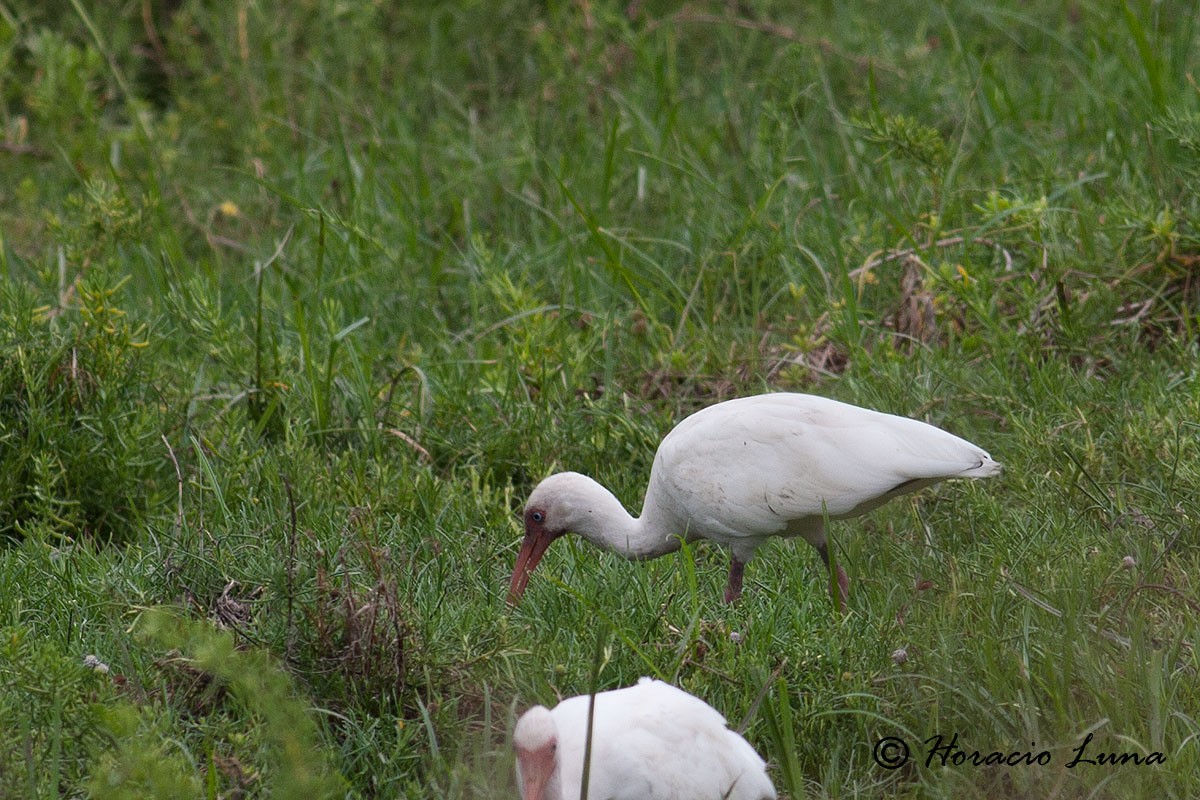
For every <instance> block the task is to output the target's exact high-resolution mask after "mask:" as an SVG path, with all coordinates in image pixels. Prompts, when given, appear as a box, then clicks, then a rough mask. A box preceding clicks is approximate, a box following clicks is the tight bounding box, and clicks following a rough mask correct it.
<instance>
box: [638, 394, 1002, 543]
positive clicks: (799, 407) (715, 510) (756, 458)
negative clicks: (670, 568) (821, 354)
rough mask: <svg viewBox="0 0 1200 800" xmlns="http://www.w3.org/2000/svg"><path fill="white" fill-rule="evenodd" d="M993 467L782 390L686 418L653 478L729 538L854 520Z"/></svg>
mask: <svg viewBox="0 0 1200 800" xmlns="http://www.w3.org/2000/svg"><path fill="white" fill-rule="evenodd" d="M714 465H715V466H714ZM996 469H998V465H996V464H995V462H994V461H992V459H991V458H990V457H989V456H988V454H987V453H986V452H984V451H983V450H981V449H980V448H978V447H976V446H975V445H973V444H971V443H970V442H967V441H966V440H964V439H960V438H959V437H957V436H954V435H953V434H951V433H947V432H946V431H943V430H941V429H940V428H935V427H933V426H932V425H927V424H925V423H923V422H919V421H917V420H913V419H908V418H906V417H898V416H893V415H891V414H883V413H880V412H877V411H871V410H868V409H864V408H859V407H857V406H851V405H847V404H845V403H839V402H836V401H833V400H828V399H826V398H821V397H814V396H811V395H798V394H785V393H780V394H767V395H758V396H755V397H747V398H743V399H741V400H732V401H728V402H725V403H719V404H717V405H715V406H710V407H709V408H707V409H704V410H702V411H700V412H697V413H696V414H693V415H692V416H691V417H688V418H687V419H685V420H684V421H683V422H681V423H680V424H679V425H678V426H676V428H675V429H674V430H673V431H671V433H670V434H668V436H667V437H666V438H665V439H664V440H663V443H662V445H661V446H660V448H659V452H658V455H657V456H656V457H655V464H654V470H653V473H652V476H651V480H652V481H654V480H657V481H661V482H663V483H664V484H665V485H664V486H661V487H658V490H659V491H660V492H661V493H663V494H667V495H670V496H671V497H672V498H673V502H674V504H675V505H676V507H677V508H679V509H686V510H687V514H688V515H689V518H690V521H691V522H692V523H693V524H694V525H696V526H697V527H698V528H699V529H700V530H703V531H705V533H706V534H708V535H713V534H717V535H718V536H722V537H726V538H731V539H736V538H739V537H745V536H766V535H771V534H775V533H779V532H781V531H782V530H783V529H784V528H786V527H787V526H788V524H789V523H790V522H793V521H796V520H803V519H806V518H817V519H819V518H820V517H822V516H823V515H825V514H828V516H829V517H831V518H833V517H842V516H853V515H855V514H859V513H862V512H864V511H866V510H868V509H870V508H873V507H874V506H875V505H878V504H879V503H881V502H883V501H884V500H886V499H887V498H888V497H891V496H893V495H894V494H897V493H903V492H904V491H908V490H914V489H916V488H919V487H920V486H922V485H928V483H932V482H936V481H938V480H942V479H945V478H950V477H959V476H965V477H969V476H975V475H978V476H980V477H982V476H983V475H988V474H992V473H993V472H994V471H995V470H996Z"/></svg>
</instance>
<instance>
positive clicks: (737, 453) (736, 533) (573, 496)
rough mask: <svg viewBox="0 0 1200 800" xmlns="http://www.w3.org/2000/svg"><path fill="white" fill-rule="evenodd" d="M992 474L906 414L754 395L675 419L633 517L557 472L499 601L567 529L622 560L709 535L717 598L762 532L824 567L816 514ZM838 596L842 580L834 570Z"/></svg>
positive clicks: (981, 457)
mask: <svg viewBox="0 0 1200 800" xmlns="http://www.w3.org/2000/svg"><path fill="white" fill-rule="evenodd" d="M999 471H1000V464H998V463H997V462H995V461H994V460H992V458H991V456H989V455H988V454H987V453H986V452H985V451H984V450H982V449H980V448H979V447H976V446H975V445H973V444H971V443H970V442H968V441H966V440H965V439H961V438H959V437H957V436H955V435H954V434H951V433H947V432H946V431H944V430H942V429H940V428H936V427H934V426H932V425H928V424H926V423H924V422H919V421H917V420H914V419H909V418H907V417H899V416H895V415H892V414H884V413H881V412H878V411H871V410H869V409H865V408H860V407H858V406H853V405H849V404H847V403H841V402H838V401H836V400H829V399H827V398H824V397H816V396H813V395H805V394H790V393H776V394H763V395H755V396H752V397H744V398H740V399H737V400H728V401H725V402H723V403H717V404H716V405H712V406H709V407H708V408H705V409H702V410H700V411H698V412H696V413H695V414H692V415H691V416H690V417H688V418H686V419H684V420H683V421H682V422H680V423H679V424H678V425H676V426H675V428H674V429H673V430H672V431H671V432H670V433H668V434H667V436H666V437H665V438H664V439H663V440H662V443H661V444H660V445H659V448H658V453H657V454H656V455H655V457H654V465H653V467H652V468H651V470H650V481H649V484H648V486H647V488H646V496H645V501H644V503H643V506H642V514H641V516H640V517H638V518H634V517H632V516H630V515H629V513H628V512H627V511H626V510H625V508H624V507H623V506H622V505H621V503H620V501H618V500H617V499H616V498H615V497H614V496H613V495H612V493H611V492H609V491H608V490H607V489H605V488H604V487H603V486H601V485H600V484H598V483H596V482H595V481H594V480H592V479H591V478H588V477H587V476H585V475H580V474H578V473H574V472H562V473H558V474H555V475H551V476H550V477H548V478H546V479H545V480H543V481H542V482H541V483H540V484H538V486H537V487H536V488H535V489H534V490H533V492H532V493H531V494H530V496H529V500H528V502H527V503H526V505H525V531H526V535H525V541H524V542H523V544H522V548H521V553H520V555H519V556H518V559H517V565H516V568H515V569H514V571H513V578H512V584H511V585H510V590H509V597H510V600H512V601H515V600H516V599H519V598H520V596H521V594H522V593H523V592H524V589H525V584H526V582H527V581H528V577H529V573H530V572H531V571H532V570H533V568H534V567H535V566H536V565H537V563H538V561H539V560H540V559H541V557H542V555H543V554H544V553H545V549H546V547H548V546H549V544H550V542H552V541H553V540H554V539H555V538H557V537H558V536H560V535H562V534H564V533H567V532H574V533H577V534H579V535H581V536H583V537H584V538H585V539H587V540H588V541H590V542H592V543H593V544H596V545H598V546H600V547H603V548H605V549H608V550H613V551H615V552H618V553H621V554H623V555H626V556H628V557H630V558H654V557H656V556H660V555H664V554H666V553H669V552H672V551H674V550H677V549H678V548H679V544H680V540H681V539H686V540H695V539H710V540H712V541H715V542H717V543H718V544H722V545H724V546H726V547H728V548H729V549H730V551H731V553H732V560H731V566H730V580H729V586H728V588H727V590H726V600H732V599H735V598H736V597H737V596H738V595H739V594H740V593H741V580H742V567H743V566H744V564H745V563H746V562H747V561H749V560H750V559H751V558H752V557H753V555H754V551H755V550H757V549H758V548H759V547H760V546H761V545H762V544H763V543H764V542H765V541H766V540H767V538H768V537H771V536H785V537H790V536H801V537H803V538H804V539H805V540H807V541H808V542H809V543H810V544H812V545H813V546H814V547H816V548H817V551H818V552H819V553H820V554H821V557H822V558H823V559H824V560H825V561H826V563H828V562H829V558H828V551H827V550H826V544H825V525H824V522H825V520H826V519H844V518H847V517H855V516H858V515H860V514H864V513H866V512H868V511H870V510H872V509H874V508H876V507H878V506H880V505H882V504H883V503H886V502H887V501H888V500H890V499H891V498H893V497H896V496H897V495H901V494H908V493H910V492H915V491H917V490H919V489H921V488H923V487H925V486H929V485H932V484H934V483H937V482H939V481H942V480H946V479H948V478H983V477H988V476H990V475H995V474H997V473H998V472H999ZM838 577H839V583H840V584H841V588H842V592H843V594H844V593H845V592H846V591H847V590H848V587H849V584H848V582H847V581H846V578H845V575H844V573H841V572H839V576H838Z"/></svg>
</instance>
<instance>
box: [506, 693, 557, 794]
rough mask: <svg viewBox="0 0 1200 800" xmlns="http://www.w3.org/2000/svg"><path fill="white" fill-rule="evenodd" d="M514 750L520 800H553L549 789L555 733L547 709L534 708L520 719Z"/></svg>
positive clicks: (551, 717) (551, 716)
mask: <svg viewBox="0 0 1200 800" xmlns="http://www.w3.org/2000/svg"><path fill="white" fill-rule="evenodd" d="M513 750H515V751H516V754H517V780H518V782H519V783H520V784H521V800H545V799H546V798H549V797H556V796H557V794H555V793H554V791H552V789H551V785H552V784H553V782H554V780H555V771H556V769H557V767H558V729H557V727H556V726H555V724H554V717H553V715H551V713H550V710H549V709H547V708H546V707H545V706H534V707H533V708H531V709H529V710H528V711H526V712H525V713H524V714H522V715H521V718H520V719H519V720H517V727H516V728H514V729H513Z"/></svg>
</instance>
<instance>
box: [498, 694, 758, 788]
mask: <svg viewBox="0 0 1200 800" xmlns="http://www.w3.org/2000/svg"><path fill="white" fill-rule="evenodd" d="M588 700H589V696H588V695H580V696H579V697H572V698H569V699H567V700H563V701H562V702H561V703H559V704H558V705H557V706H555V707H554V710H550V709H547V708H546V707H545V706H534V707H533V708H531V709H529V710H528V711H526V712H525V713H524V714H523V715H521V718H520V719H519V720H518V721H517V726H516V728H515V729H514V730H513V749H514V750H516V753H517V777H518V779H519V781H520V784H521V800H579V798H580V795H581V791H582V782H583V759H584V748H585V746H586V742H587V737H588ZM591 739H592V741H591V763H590V767H589V770H588V793H587V797H588V798H589V800H596V798H602V799H603V800H775V788H774V787H773V786H772V785H771V781H770V779H768V778H767V772H766V765H765V764H764V763H763V760H762V759H761V758H759V756H758V753H756V752H754V748H753V747H751V746H750V744H749V743H748V742H747V741H746V740H745V739H743V738H742V737H741V736H739V735H738V734H736V733H734V732H733V731H731V730H730V729H729V728H728V727H726V725H725V718H724V717H722V716H721V714H720V713H719V712H718V711H717V710H716V709H714V708H713V707H712V706H710V705H708V704H707V703H705V702H704V701H703V700H701V699H699V698H697V697H693V696H692V695H690V694H688V693H687V692H685V691H682V690H681V689H676V688H675V687H674V686H671V685H669V684H666V683H663V682H662V681H656V680H651V679H649V678H642V679H641V680H640V681H638V682H637V685H635V686H630V687H628V688H625V689H614V690H613V691H609V692H599V693H598V694H597V695H596V703H595V708H594V711H593V714H592V737H591Z"/></svg>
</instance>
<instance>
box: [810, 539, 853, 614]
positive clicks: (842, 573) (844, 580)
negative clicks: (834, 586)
mask: <svg viewBox="0 0 1200 800" xmlns="http://www.w3.org/2000/svg"><path fill="white" fill-rule="evenodd" d="M816 547H817V552H818V553H820V554H821V561H823V562H824V563H825V568H826V569H829V548H828V546H826V544H825V543H824V542H822V543H821V544H819V545H817V546H816ZM837 582H838V589H840V590H841V591H840V594H841V599H842V600H846V599H847V598H849V597H850V579H849V578H848V577H846V570H844V569H842V565H841V564H838V565H837Z"/></svg>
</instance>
